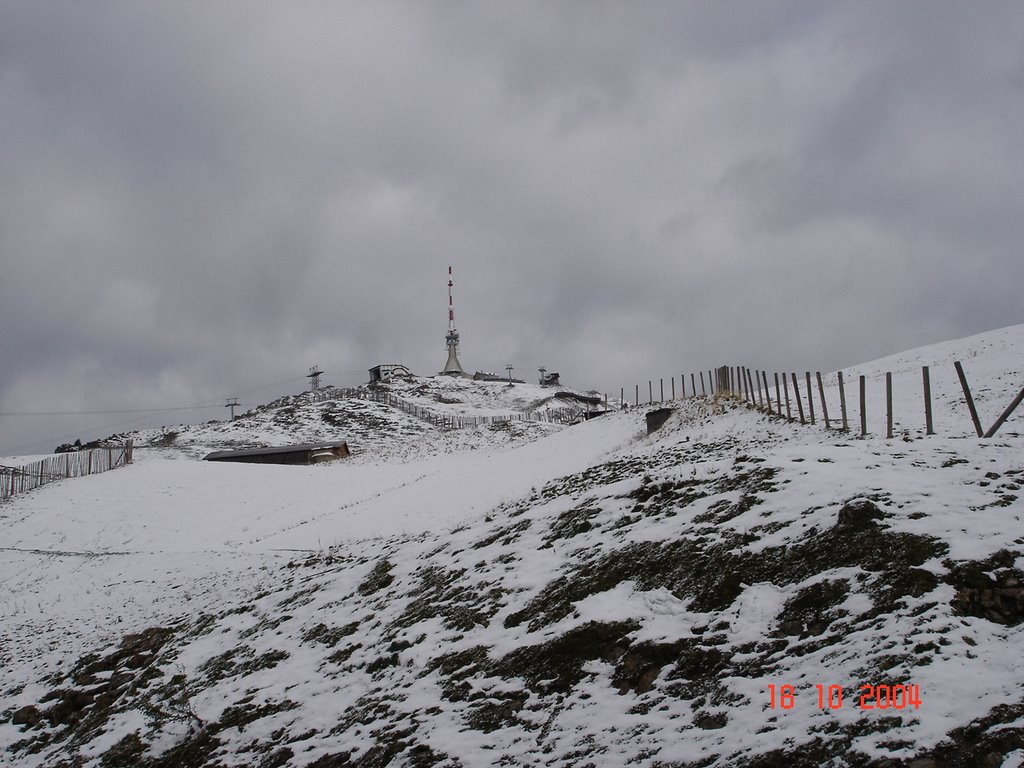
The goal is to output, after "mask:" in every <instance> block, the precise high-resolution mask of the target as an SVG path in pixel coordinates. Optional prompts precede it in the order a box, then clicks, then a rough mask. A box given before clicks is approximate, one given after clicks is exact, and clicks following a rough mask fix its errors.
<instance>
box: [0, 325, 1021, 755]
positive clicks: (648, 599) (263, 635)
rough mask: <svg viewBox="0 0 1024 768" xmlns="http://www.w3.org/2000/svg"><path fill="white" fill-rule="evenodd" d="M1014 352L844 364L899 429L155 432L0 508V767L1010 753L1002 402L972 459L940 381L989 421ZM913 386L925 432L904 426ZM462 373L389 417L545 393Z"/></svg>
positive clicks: (914, 412) (715, 415)
mask: <svg viewBox="0 0 1024 768" xmlns="http://www.w3.org/2000/svg"><path fill="white" fill-rule="evenodd" d="M1022 352H1024V326H1017V327H1014V328H1009V329H1003V330H1001V331H995V332H992V333H990V334H984V335H982V336H979V337H973V338H971V339H965V340H960V341H956V342H948V343H946V344H942V345H936V346H934V347H928V348H923V349H919V350H914V351H912V352H908V353H905V354H904V355H900V356H896V357H894V358H892V359H888V360H884V361H878V362H877V363H875V364H869V365H865V366H860V367H859V368H858V369H857V370H851V372H850V373H851V375H856V373H858V372H861V373H866V374H868V375H870V377H871V380H872V390H871V392H872V393H876V392H877V391H878V386H879V385H878V379H877V374H879V373H884V371H885V370H893V371H896V372H897V374H898V376H897V384H898V386H896V388H895V392H896V403H895V405H896V413H897V414H898V415H900V414H904V415H903V416H900V418H901V419H903V421H901V422H900V423H899V427H898V437H897V439H895V440H892V441H887V440H885V439H884V431H883V430H880V429H878V428H877V424H876V425H875V427H874V428H872V430H871V435H869V436H868V437H867V438H866V439H857V438H856V437H855V436H854V435H851V434H845V433H842V432H839V431H836V430H825V429H824V428H823V426H822V425H821V424H820V423H819V424H818V425H816V426H813V427H812V426H809V425H807V426H802V425H799V424H794V423H790V422H788V421H786V420H784V419H779V418H777V417H774V416H768V415H766V414H764V413H761V412H759V411H756V410H754V409H750V408H748V407H746V406H745V405H743V404H740V403H738V402H735V401H732V400H728V399H724V398H718V399H704V398H697V399H692V400H686V401H681V402H676V403H672V404H671V405H673V407H674V408H675V411H674V413H673V415H672V416H671V418H670V419H669V421H668V422H667V424H666V425H665V426H664V427H663V428H662V429H661V430H659V431H658V432H656V433H654V434H653V435H650V436H647V435H646V431H645V429H644V414H645V412H646V410H648V409H645V408H630V409H628V410H626V411H616V412H614V413H611V414H609V415H606V416H603V417H601V418H599V419H595V420H592V421H589V422H584V423H580V424H576V425H573V426H569V427H564V428H563V427H560V426H559V425H553V424H545V423H529V422H512V423H503V424H495V425H489V426H484V427H478V428H474V429H466V430H453V431H440V430H437V429H436V428H435V427H433V426H432V425H431V424H429V423H428V422H426V421H424V420H422V419H416V418H415V417H412V416H409V415H407V414H404V413H402V412H400V411H398V410H396V409H393V408H390V407H388V406H386V405H384V404H381V403H375V402H369V401H363V400H355V399H346V400H336V401H325V402H320V403H314V402H310V401H309V399H308V398H307V399H306V400H303V399H302V398H296V399H294V400H291V401H286V402H280V403H276V404H273V406H272V407H267V408H264V409H257V410H256V411H254V412H253V413H252V414H249V415H247V416H246V418H245V419H240V420H239V421H236V422H234V423H232V424H230V425H213V424H211V425H203V426H196V427H190V428H183V429H177V430H173V431H174V432H176V433H177V434H176V435H175V436H174V437H173V438H169V437H167V435H168V434H169V433H168V432H156V433H153V434H152V435H151V436H149V437H148V438H147V439H143V440H142V442H143V443H146V442H149V443H150V444H153V445H155V446H162V447H153V448H149V449H146V448H143V449H140V450H139V451H138V452H137V454H138V460H137V462H136V464H135V465H133V466H131V467H128V468H125V469H121V470H117V471H114V472H109V473H106V474H103V475H97V476H93V477H87V478H80V479H76V480H73V481H67V482H61V483H56V484H53V485H50V486H47V487H45V488H43V489H40V490H38V491H36V492H33V493H31V494H28V495H25V496H22V497H17V498H15V499H13V500H12V501H11V502H10V503H8V504H6V505H4V506H2V507H0V531H2V536H3V543H2V544H0V582H2V584H3V587H4V591H3V593H2V594H0V641H2V645H0V668H2V670H3V676H2V682H0V750H4V751H3V753H2V754H4V755H5V759H6V760H7V761H8V762H10V763H11V764H12V765H17V766H22V765H24V766H37V765H38V766H55V765H67V766H72V765H83V766H84V765H90V766H92V765H95V766H120V765H124V766H127V765H132V766H136V765H142V766H154V767H155V766H204V765H208V766H214V765H218V766H267V767H269V766H283V765H294V766H318V768H328V767H329V766H349V765H359V766H385V765H395V766H429V765H437V766H450V767H454V766H466V767H467V768H468V766H491V765H515V766H520V765H536V766H541V765H544V766H570V765H571V766H586V765H593V766H619V765H622V766H625V765H643V766H694V767H696V766H763V767H766V766H776V765H778V766H782V765H787V766H788V765H797V766H802V765H808V766H810V765H815V766H817V765H838V766H844V765H849V766H859V765H876V766H911V765H913V766H915V767H916V768H927V767H928V766H952V765H1003V766H1011V767H1012V766H1019V765H1022V764H1024V664H1022V663H1021V661H1020V649H1021V647H1022V641H1024V623H1022V622H1024V586H1022V580H1024V572H1022V570H1024V558H1022V552H1024V522H1022V520H1021V512H1022V504H1021V502H1020V500H1019V496H1020V483H1021V482H1022V481H1024V443H1022V441H1021V438H1020V433H1021V431H1022V430H1021V425H1022V424H1024V412H1021V413H1017V414H1015V415H1014V417H1012V418H1011V419H1010V421H1009V422H1008V423H1007V424H1006V427H1005V428H1004V431H1001V432H1000V433H999V435H998V436H997V437H996V438H993V439H990V440H979V439H977V438H976V437H974V436H973V428H972V427H971V425H970V419H969V416H967V415H966V409H965V408H964V407H963V405H962V403H961V402H959V401H958V399H957V391H958V390H957V387H958V386H959V385H958V384H957V382H956V377H955V373H954V372H953V371H952V364H951V360H952V359H959V360H963V361H964V363H965V367H966V368H967V370H968V372H969V375H971V377H972V384H975V386H976V388H977V390H979V392H980V396H979V408H980V409H983V410H984V412H985V413H986V414H988V416H987V417H986V419H985V420H986V422H987V423H990V422H991V421H992V420H994V418H995V416H996V415H998V413H999V412H1001V410H1002V409H1003V408H1004V407H1005V405H1006V404H1007V403H1009V401H1010V400H1012V398H1013V396H1014V395H1015V394H1016V393H1017V392H1018V391H1019V389H1020V387H1021V386H1024V373H1022V370H1021V365H1020V360H1021V359H1022V356H1021V353H1022ZM923 364H930V365H933V366H934V368H933V371H932V377H933V389H934V391H935V392H936V400H937V402H938V403H939V405H937V408H936V410H937V413H940V414H942V417H941V418H940V419H938V427H939V429H938V431H939V434H937V435H935V436H928V437H926V436H924V435H923V434H922V433H923V416H921V415H920V394H919V393H920V388H919V385H917V384H913V381H914V379H913V377H915V376H916V377H918V378H919V376H920V366H921V365H923ZM947 369H948V370H947ZM463 385H465V387H466V389H465V391H463V392H460V393H458V394H457V395H456V394H453V393H451V392H447V393H440V399H439V398H438V393H437V392H430V391H429V389H428V390H425V391H424V392H420V393H416V392H415V391H413V390H414V389H415V387H417V386H420V384H417V383H416V382H410V383H409V385H408V387H407V388H406V389H405V390H404V391H403V392H402V397H403V398H407V399H408V398H412V397H421V399H422V402H423V403H427V402H430V403H431V404H432V406H433V407H441V406H445V407H450V408H452V409H453V411H452V412H453V413H459V412H460V411H459V410H458V409H459V406H462V408H463V409H464V410H463V411H461V412H463V413H467V414H471V413H477V414H479V413H483V412H487V411H488V409H490V413H500V412H506V411H508V410H514V411H522V410H528V409H537V408H543V407H545V405H546V404H545V403H544V402H543V397H542V395H543V394H544V391H543V390H539V388H538V394H537V396H534V395H527V391H526V390H525V389H523V390H521V392H522V393H523V396H522V397H521V399H520V400H519V401H518V402H516V403H514V404H513V403H509V402H494V403H491V402H489V398H490V397H491V395H490V394H489V392H490V390H488V389H477V387H479V386H480V385H476V386H473V385H470V384H469V383H467V382H460V383H459V386H460V387H462V386H463ZM430 386H434V384H430ZM445 386H451V385H450V384H445ZM488 386H493V385H488ZM520 386H525V385H520ZM499 387H502V388H504V385H497V386H495V387H494V389H495V390H497V389H498V388H499ZM504 389H505V392H504V396H506V397H510V396H512V395H513V392H512V390H516V389H518V387H513V388H504ZM976 394H977V393H976ZM501 396H502V393H500V392H497V391H496V392H495V395H494V398H495V399H496V400H497V398H500V397H501ZM517 396H519V395H518V394H517ZM830 397H831V395H830ZM872 398H874V399H873V400H870V401H869V413H872V414H874V413H878V411H877V410H876V409H875V405H874V404H875V403H876V402H877V398H878V396H877V394H872ZM456 399H460V400H462V401H463V402H462V403H453V402H448V403H445V402H443V400H456ZM329 403H330V407H329V408H328V407H327V406H328V404H329ZM325 413H327V414H330V418H331V419H337V420H338V421H339V422H340V424H338V425H335V424H331V423H330V420H329V419H325V418H324V414H325ZM282 414H284V415H282ZM246 419H248V422H247V421H246ZM919 422H921V423H920V426H919V425H918V423H919ZM325 424H326V425H327V427H325V426H324V425H325ZM335 426H337V427H338V428H339V430H340V431H342V432H343V434H340V435H339V434H338V432H337V431H335V430H334V427H335ZM350 435H351V436H352V441H353V443H354V444H356V445H358V446H359V447H360V449H361V453H360V454H358V456H357V457H355V460H354V461H347V462H337V463H335V464H332V465H324V466H315V467H270V466H261V465H212V464H204V463H200V462H196V461H194V460H191V457H194V456H195V455H197V454H199V453H201V452H202V451H205V450H206V449H208V448H213V447H220V446H222V445H229V444H265V443H269V442H284V441H296V440H300V439H301V440H306V439H324V438H326V437H331V438H334V437H341V438H346V437H348V436H350ZM356 436H358V438H357V437H356ZM139 437H140V439H141V438H145V437H146V436H143V435H140V436H139ZM183 459H185V460H183ZM818 686H823V688H822V689H821V693H822V697H823V698H822V706H821V707H819V698H818V697H819V688H818ZM864 686H866V687H864ZM879 686H883V687H882V688H879ZM830 687H831V689H830ZM839 687H841V689H842V690H841V692H842V701H841V705H840V701H839V698H838V697H839V693H840V691H839ZM830 696H831V698H832V703H833V705H834V706H832V707H831V708H830V707H828V706H827V703H828V701H829V697H830ZM891 696H895V700H890V697H891ZM773 699H774V700H773ZM773 703H774V707H773V706H772V704H773ZM869 704H873V705H874V706H875V708H874V709H867V708H866V705H869ZM882 704H888V706H886V707H884V708H880V706H881V705H882ZM862 705H864V706H862Z"/></svg>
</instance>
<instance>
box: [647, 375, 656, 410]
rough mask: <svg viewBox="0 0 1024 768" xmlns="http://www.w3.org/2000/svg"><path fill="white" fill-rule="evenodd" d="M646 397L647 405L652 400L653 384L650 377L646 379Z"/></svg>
mask: <svg viewBox="0 0 1024 768" xmlns="http://www.w3.org/2000/svg"><path fill="white" fill-rule="evenodd" d="M647 398H648V399H647V403H648V405H649V404H651V403H653V402H654V384H653V383H652V382H651V380H650V379H648V380H647Z"/></svg>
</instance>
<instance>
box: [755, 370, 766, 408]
mask: <svg viewBox="0 0 1024 768" xmlns="http://www.w3.org/2000/svg"><path fill="white" fill-rule="evenodd" d="M762 373H763V371H754V378H755V379H757V400H758V403H759V405H760V408H761V410H762V411H763V410H764V390H763V389H761V374H762Z"/></svg>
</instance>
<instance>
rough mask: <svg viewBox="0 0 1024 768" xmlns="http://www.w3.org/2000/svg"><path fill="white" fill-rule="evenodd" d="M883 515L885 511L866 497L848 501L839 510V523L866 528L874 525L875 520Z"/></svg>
mask: <svg viewBox="0 0 1024 768" xmlns="http://www.w3.org/2000/svg"><path fill="white" fill-rule="evenodd" d="M884 517H885V513H884V512H882V510H880V509H879V508H878V506H877V505H876V504H875V503H874V502H873V501H870V500H868V499H855V500H853V501H848V502H846V504H844V505H843V508H842V509H840V510H839V524H840V525H846V526H849V527H851V528H866V527H868V526H871V525H874V524H875V521H876V520H881V519H883V518H884Z"/></svg>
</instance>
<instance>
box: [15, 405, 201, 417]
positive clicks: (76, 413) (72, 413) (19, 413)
mask: <svg viewBox="0 0 1024 768" xmlns="http://www.w3.org/2000/svg"><path fill="white" fill-rule="evenodd" d="M216 407H217V406H214V405H180V406H177V407H175V408H122V409H119V410H114V411H0V416H104V415H111V414H120V413H166V412H168V411H195V410H198V409H200V408H216Z"/></svg>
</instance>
